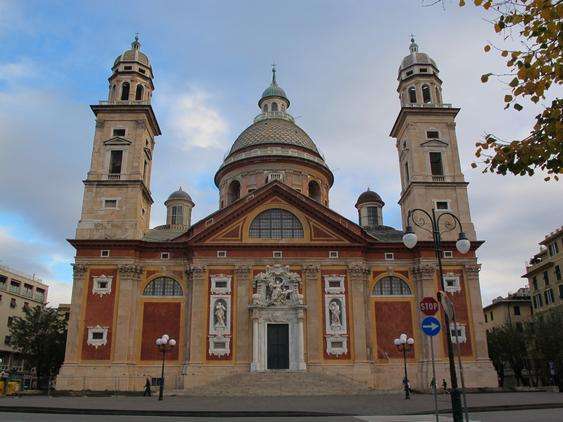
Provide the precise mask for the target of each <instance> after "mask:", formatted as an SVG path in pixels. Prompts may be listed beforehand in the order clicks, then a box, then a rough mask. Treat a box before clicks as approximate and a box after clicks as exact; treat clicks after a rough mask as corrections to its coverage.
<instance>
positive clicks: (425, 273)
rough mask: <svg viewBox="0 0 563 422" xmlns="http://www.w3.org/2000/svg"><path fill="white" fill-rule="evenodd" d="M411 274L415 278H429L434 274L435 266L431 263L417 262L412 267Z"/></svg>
mask: <svg viewBox="0 0 563 422" xmlns="http://www.w3.org/2000/svg"><path fill="white" fill-rule="evenodd" d="M413 274H414V276H415V277H417V278H421V279H423V280H425V279H431V278H434V274H436V266H435V265H432V264H418V265H415V267H414V268H413Z"/></svg>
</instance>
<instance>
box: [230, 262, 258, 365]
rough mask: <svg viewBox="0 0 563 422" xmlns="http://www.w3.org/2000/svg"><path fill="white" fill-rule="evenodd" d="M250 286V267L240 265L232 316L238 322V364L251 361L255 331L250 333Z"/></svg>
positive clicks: (237, 269) (236, 271) (236, 358)
mask: <svg viewBox="0 0 563 422" xmlns="http://www.w3.org/2000/svg"><path fill="white" fill-rule="evenodd" d="M249 287H250V267H248V266H245V265H243V266H239V267H237V268H236V269H235V282H234V287H233V292H235V291H236V293H235V299H236V306H235V307H234V308H235V310H236V315H232V318H233V319H234V320H236V322H237V330H236V333H234V335H235V342H236V347H235V362H236V363H237V364H245V365H248V364H249V362H250V358H251V356H250V352H251V350H252V349H251V347H252V346H251V344H250V342H251V339H252V337H253V335H254V334H253V333H252V334H251V333H250V312H249V309H248V305H249V301H248V289H249Z"/></svg>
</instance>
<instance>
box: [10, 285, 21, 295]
mask: <svg viewBox="0 0 563 422" xmlns="http://www.w3.org/2000/svg"><path fill="white" fill-rule="evenodd" d="M8 291H9V292H10V293H14V294H16V295H21V289H20V286H10V287H9V289H8Z"/></svg>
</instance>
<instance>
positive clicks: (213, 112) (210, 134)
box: [160, 88, 228, 150]
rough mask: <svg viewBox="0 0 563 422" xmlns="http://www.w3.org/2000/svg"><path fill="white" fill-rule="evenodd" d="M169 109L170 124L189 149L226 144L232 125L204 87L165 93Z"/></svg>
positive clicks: (183, 145) (163, 101)
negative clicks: (229, 124)
mask: <svg viewBox="0 0 563 422" xmlns="http://www.w3.org/2000/svg"><path fill="white" fill-rule="evenodd" d="M161 95H162V97H161V98H160V101H161V102H162V103H163V105H164V107H165V109H166V110H167V111H168V116H167V119H168V120H167V126H168V127H169V129H170V130H171V132H172V136H173V137H175V138H180V139H182V140H183V142H182V147H183V148H184V149H185V150H190V149H192V148H196V147H199V148H220V147H224V146H225V145H226V144H225V142H226V137H225V135H226V134H227V131H228V125H227V122H226V121H225V119H224V118H223V117H222V116H221V115H220V113H219V111H218V110H217V109H215V108H214V107H213V106H212V105H211V104H210V100H211V99H212V95H211V94H210V93H209V92H207V91H205V90H203V89H200V88H188V89H187V90H186V91H185V92H182V93H179V94H174V95H171V94H167V93H166V91H165V92H164V93H163V94H161Z"/></svg>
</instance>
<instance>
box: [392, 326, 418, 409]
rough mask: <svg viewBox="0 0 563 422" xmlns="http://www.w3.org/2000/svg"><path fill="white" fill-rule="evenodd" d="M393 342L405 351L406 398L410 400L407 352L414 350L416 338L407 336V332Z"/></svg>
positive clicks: (404, 381)
mask: <svg viewBox="0 0 563 422" xmlns="http://www.w3.org/2000/svg"><path fill="white" fill-rule="evenodd" d="M393 343H394V344H395V346H397V349H399V351H400V352H402V353H403V365H404V368H405V376H404V378H403V386H404V388H405V400H409V399H410V398H411V396H410V388H409V376H408V374H407V352H410V351H411V350H412V345H413V344H414V339H413V338H411V337H408V338H407V335H406V334H405V333H403V334H401V335H400V336H399V338H396V339H395V340H394V341H393Z"/></svg>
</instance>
